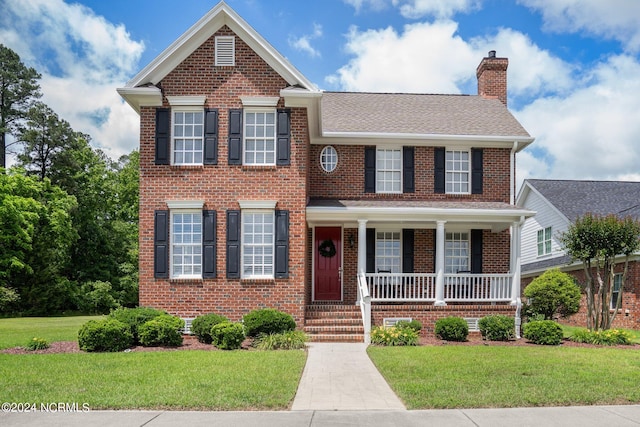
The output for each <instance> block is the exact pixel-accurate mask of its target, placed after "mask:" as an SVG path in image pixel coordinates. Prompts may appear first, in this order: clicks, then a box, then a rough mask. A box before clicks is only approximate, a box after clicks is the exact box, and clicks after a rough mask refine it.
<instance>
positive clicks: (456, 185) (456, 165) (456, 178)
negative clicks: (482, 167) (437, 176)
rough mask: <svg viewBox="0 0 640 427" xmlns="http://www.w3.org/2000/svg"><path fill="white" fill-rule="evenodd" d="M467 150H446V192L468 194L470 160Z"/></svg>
mask: <svg viewBox="0 0 640 427" xmlns="http://www.w3.org/2000/svg"><path fill="white" fill-rule="evenodd" d="M469 158H470V156H469V151H465V150H447V152H446V161H445V177H446V182H445V188H446V193H448V194H469V193H470V191H469V186H470V181H471V180H470V177H471V161H470V160H469Z"/></svg>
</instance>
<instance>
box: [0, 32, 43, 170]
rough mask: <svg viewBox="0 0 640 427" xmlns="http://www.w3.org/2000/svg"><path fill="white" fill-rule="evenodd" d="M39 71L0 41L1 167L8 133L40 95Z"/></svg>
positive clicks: (5, 163)
mask: <svg viewBox="0 0 640 427" xmlns="http://www.w3.org/2000/svg"><path fill="white" fill-rule="evenodd" d="M38 79H40V74H38V72H37V71H36V70H35V69H33V68H29V67H26V66H25V65H24V64H23V63H22V62H21V61H20V57H19V56H18V54H17V53H15V52H14V51H12V50H11V49H9V48H8V47H5V46H4V45H3V44H0V167H2V168H5V167H6V166H7V139H6V136H7V134H9V135H11V134H14V133H15V132H16V130H17V123H18V122H19V121H20V119H22V118H24V117H25V114H26V112H27V110H28V109H29V107H30V105H31V103H32V102H33V101H34V100H35V99H36V98H39V97H40V96H41V94H40V85H39V84H38Z"/></svg>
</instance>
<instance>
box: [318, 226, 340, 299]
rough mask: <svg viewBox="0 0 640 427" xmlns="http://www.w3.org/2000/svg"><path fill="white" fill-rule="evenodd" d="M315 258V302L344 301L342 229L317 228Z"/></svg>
mask: <svg viewBox="0 0 640 427" xmlns="http://www.w3.org/2000/svg"><path fill="white" fill-rule="evenodd" d="M313 256H314V258H315V274H314V276H315V277H314V294H313V296H314V300H315V301H340V300H341V299H342V229H341V228H340V227H316V234H315V239H314V245H313Z"/></svg>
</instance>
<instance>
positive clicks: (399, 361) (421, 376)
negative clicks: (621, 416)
mask: <svg viewBox="0 0 640 427" xmlns="http://www.w3.org/2000/svg"><path fill="white" fill-rule="evenodd" d="M368 353H369V356H370V357H371V359H372V360H373V362H374V363H375V365H376V366H377V367H378V369H379V370H380V372H381V373H382V375H383V376H384V377H385V378H386V380H387V381H388V382H389V385H390V386H391V388H392V389H393V390H394V391H395V392H396V394H397V395H398V396H399V397H400V398H401V399H402V400H403V401H404V403H405V404H406V406H407V408H408V409H428V408H492V407H522V406H564V405H613V404H627V403H640V387H638V384H640V351H637V350H632V349H615V348H579V347H545V346H540V347H531V346H482V345H479V346H455V345H451V346H425V347H373V346H372V347H369V349H368Z"/></svg>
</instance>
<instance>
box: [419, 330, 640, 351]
mask: <svg viewBox="0 0 640 427" xmlns="http://www.w3.org/2000/svg"><path fill="white" fill-rule="evenodd" d="M419 343H420V345H434V346H437V345H485V346H509V347H540V345H539V344H534V343H532V342H531V341H528V340H526V339H524V338H521V339H519V340H513V341H485V340H483V339H482V335H480V334H479V333H470V334H469V337H468V338H467V341H464V342H455V341H443V340H441V339H439V338H436V337H435V336H434V335H429V336H427V337H424V336H422V335H421V336H420V341H419ZM552 347H553V346H552ZM560 347H584V348H623V349H639V348H640V345H639V344H632V345H611V346H606V345H594V344H585V343H579V342H573V341H571V340H569V339H568V338H565V339H563V340H562V343H561V344H560Z"/></svg>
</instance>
